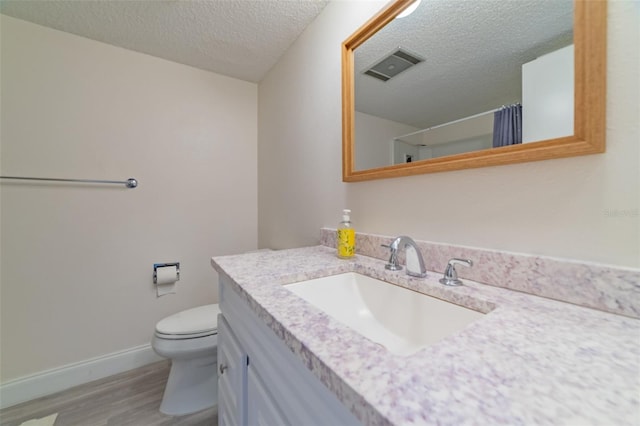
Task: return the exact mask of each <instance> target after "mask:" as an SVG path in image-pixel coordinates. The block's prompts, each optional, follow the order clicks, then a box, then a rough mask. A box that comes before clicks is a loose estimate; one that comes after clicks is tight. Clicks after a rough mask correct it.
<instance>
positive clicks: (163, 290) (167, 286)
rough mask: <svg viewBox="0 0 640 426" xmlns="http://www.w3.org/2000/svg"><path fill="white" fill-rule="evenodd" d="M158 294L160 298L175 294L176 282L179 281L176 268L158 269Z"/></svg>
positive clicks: (164, 267) (163, 267)
mask: <svg viewBox="0 0 640 426" xmlns="http://www.w3.org/2000/svg"><path fill="white" fill-rule="evenodd" d="M156 278H157V279H156V281H157V283H156V292H157V294H158V297H160V296H164V295H166V294H175V292H176V281H178V268H176V267H175V266H162V267H159V268H157V269H156Z"/></svg>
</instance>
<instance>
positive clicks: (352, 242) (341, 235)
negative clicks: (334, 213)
mask: <svg viewBox="0 0 640 426" xmlns="http://www.w3.org/2000/svg"><path fill="white" fill-rule="evenodd" d="M350 213H351V210H349V209H344V210H342V222H340V225H339V226H338V235H337V237H338V238H337V240H338V244H337V245H338V247H337V248H338V257H339V258H341V259H351V258H352V257H353V256H354V255H355V254H356V231H355V230H354V229H353V227H352V226H351V217H350V216H349V215H350Z"/></svg>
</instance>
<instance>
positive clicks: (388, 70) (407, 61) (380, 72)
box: [364, 49, 424, 81]
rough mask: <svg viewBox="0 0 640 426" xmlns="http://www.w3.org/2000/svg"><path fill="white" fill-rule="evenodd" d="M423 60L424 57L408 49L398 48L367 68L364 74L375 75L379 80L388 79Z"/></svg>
mask: <svg viewBox="0 0 640 426" xmlns="http://www.w3.org/2000/svg"><path fill="white" fill-rule="evenodd" d="M423 61H424V59H422V58H420V57H418V56H416V55H414V54H412V53H408V52H407V51H406V50H403V49H398V50H396V51H395V52H393V53H392V54H390V55H389V56H387V57H385V58H384V59H382V60H381V61H378V63H376V64H375V65H374V66H372V67H371V68H369V69H368V70H366V71H365V72H364V74H366V75H370V76H371V77H375V78H377V79H378V80H382V81H387V80H390V79H392V78H393V77H395V76H396V75H398V74H400V73H401V72H402V71H404V70H406V69H408V68H410V67H412V66H414V65H416V64H419V63H420V62H423Z"/></svg>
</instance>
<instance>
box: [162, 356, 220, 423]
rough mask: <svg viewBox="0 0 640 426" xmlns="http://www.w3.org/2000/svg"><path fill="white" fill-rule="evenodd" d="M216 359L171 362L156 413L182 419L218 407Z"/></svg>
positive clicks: (214, 357) (206, 358) (215, 357)
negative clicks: (158, 409) (183, 416)
mask: <svg viewBox="0 0 640 426" xmlns="http://www.w3.org/2000/svg"><path fill="white" fill-rule="evenodd" d="M216 364H217V356H211V357H205V358H196V359H185V360H172V361H171V371H170V372H169V379H168V380H167V385H166V387H165V389H164V396H163V397H162V403H161V404H160V412H162V413H164V414H168V415H170V416H182V415H185V414H191V413H195V412H196V411H200V410H204V409H206V408H211V407H213V406H215V405H217V403H218V374H217V365H216Z"/></svg>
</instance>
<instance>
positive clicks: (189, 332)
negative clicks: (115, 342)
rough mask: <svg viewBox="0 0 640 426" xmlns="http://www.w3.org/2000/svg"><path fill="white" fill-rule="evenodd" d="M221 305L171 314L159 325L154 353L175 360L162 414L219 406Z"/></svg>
mask: <svg viewBox="0 0 640 426" xmlns="http://www.w3.org/2000/svg"><path fill="white" fill-rule="evenodd" d="M219 313H220V308H219V307H218V305H216V304H214V305H205V306H200V307H198V308H193V309H187V310H186V311H182V312H178V313H177V314H174V315H171V316H169V317H167V318H165V319H163V320H161V321H159V322H158V324H157V325H156V332H155V335H154V336H153V340H152V341H151V346H152V347H153V350H154V351H156V353H157V354H158V355H160V356H163V357H165V358H169V359H171V371H170V373H169V379H168V380H167V385H166V387H165V389H164V396H163V397H162V403H161V404H160V411H161V412H162V413H164V414H169V415H172V416H180V415H184V414H189V413H194V412H196V411H200V410H204V409H205V408H209V407H212V406H214V405H216V404H217V403H218V369H217V365H216V364H217V362H218V314H219Z"/></svg>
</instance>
